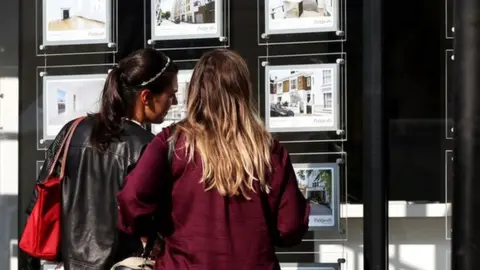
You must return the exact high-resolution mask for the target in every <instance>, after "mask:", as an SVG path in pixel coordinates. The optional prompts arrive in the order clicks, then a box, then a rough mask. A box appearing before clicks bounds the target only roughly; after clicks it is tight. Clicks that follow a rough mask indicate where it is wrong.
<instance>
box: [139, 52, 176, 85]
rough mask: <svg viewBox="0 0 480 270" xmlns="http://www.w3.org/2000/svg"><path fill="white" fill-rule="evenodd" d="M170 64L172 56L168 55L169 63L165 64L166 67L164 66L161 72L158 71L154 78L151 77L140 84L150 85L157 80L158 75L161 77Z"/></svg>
mask: <svg viewBox="0 0 480 270" xmlns="http://www.w3.org/2000/svg"><path fill="white" fill-rule="evenodd" d="M169 64H170V58H169V57H168V56H167V63H166V64H165V67H164V68H162V70H160V72H159V73H157V75H155V76H153V78H151V79H150V80H148V81H145V82H142V83H141V84H140V86H145V85H148V84H149V83H151V82H153V81H155V80H156V79H157V78H158V77H160V75H162V74H163V73H164V72H165V70H166V69H167V67H168V65H169Z"/></svg>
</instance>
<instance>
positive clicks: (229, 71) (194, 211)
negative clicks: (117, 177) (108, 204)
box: [118, 49, 310, 270]
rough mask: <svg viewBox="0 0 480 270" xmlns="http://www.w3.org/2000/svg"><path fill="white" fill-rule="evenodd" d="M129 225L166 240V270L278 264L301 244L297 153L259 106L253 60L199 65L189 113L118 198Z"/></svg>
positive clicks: (218, 58)
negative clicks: (281, 253) (278, 250)
mask: <svg viewBox="0 0 480 270" xmlns="http://www.w3.org/2000/svg"><path fill="white" fill-rule="evenodd" d="M118 202H119V206H120V207H119V209H120V210H119V211H120V221H119V226H120V228H121V229H122V230H124V231H127V232H129V233H133V234H136V235H138V236H146V235H147V234H148V233H149V230H151V228H152V225H154V224H153V223H152V218H151V217H152V216H154V215H155V216H157V217H158V216H160V217H161V218H160V220H158V223H157V226H158V228H155V229H156V230H158V229H159V230H160V232H161V233H162V234H163V236H164V239H165V250H164V253H163V255H162V256H159V257H158V258H157V262H156V269H157V270H178V269H182V270H187V269H195V270H201V269H202V270H203V269H204V270H207V269H208V270H227V269H228V270H257V269H258V270H274V269H275V270H276V269H280V266H279V263H278V260H277V258H276V256H275V250H274V247H275V246H279V247H288V246H293V245H296V244H298V243H300V242H301V240H302V237H303V235H304V234H305V232H306V231H307V230H308V216H309V213H310V209H309V205H308V203H307V201H306V200H305V198H304V196H303V195H302V193H301V192H300V190H299V188H298V184H297V181H296V177H295V172H294V170H293V167H292V164H291V161H290V158H289V155H288V153H287V151H286V150H285V149H284V148H283V146H281V145H280V143H279V142H278V141H276V140H274V139H272V137H271V135H270V134H269V132H267V131H266V129H265V128H264V125H263V123H262V121H261V120H260V119H259V117H258V115H257V112H256V110H255V106H254V105H253V102H252V85H251V82H250V78H249V71H248V68H247V65H246V63H245V61H244V60H243V59H242V57H241V56H240V55H238V54H237V53H235V52H233V51H230V50H226V49H217V50H213V51H210V52H208V53H206V54H205V55H204V56H203V57H202V58H201V59H200V61H199V62H198V63H197V65H196V67H195V69H194V71H193V75H192V79H191V82H190V85H189V89H188V94H187V117H186V118H185V119H184V120H183V121H181V122H179V123H177V124H175V125H173V126H171V127H168V128H165V129H164V130H163V131H162V132H161V133H159V134H158V135H157V136H156V137H155V138H154V139H153V141H152V142H151V143H150V144H149V145H148V147H147V148H146V150H145V152H144V153H143V155H142V157H141V158H140V160H139V162H138V164H137V166H136V167H135V169H134V170H133V171H132V172H131V173H130V174H129V175H128V176H127V178H126V185H125V187H124V188H123V190H122V191H121V192H120V193H119V194H118Z"/></svg>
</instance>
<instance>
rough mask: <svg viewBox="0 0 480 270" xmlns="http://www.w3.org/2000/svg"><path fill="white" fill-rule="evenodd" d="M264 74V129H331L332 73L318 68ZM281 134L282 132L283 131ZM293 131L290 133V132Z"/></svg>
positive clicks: (283, 68) (331, 69)
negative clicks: (266, 125) (266, 92)
mask: <svg viewBox="0 0 480 270" xmlns="http://www.w3.org/2000/svg"><path fill="white" fill-rule="evenodd" d="M309 67H311V68H308V67H303V68H302V67H301V66H297V67H295V66H291V67H289V66H272V67H271V68H269V70H268V74H267V76H268V86H267V89H268V91H269V93H268V101H267V103H268V111H267V112H268V119H267V121H268V122H267V124H268V126H269V127H270V128H271V129H272V130H274V129H275V128H283V127H292V128H293V127H296V128H298V129H302V128H304V129H310V128H315V127H329V126H332V127H333V126H334V125H335V114H336V110H337V109H338V108H336V106H337V101H336V100H335V99H336V96H337V95H336V93H335V92H336V91H337V87H338V86H337V83H336V72H335V68H334V67H324V66H322V65H311V66H309ZM284 131H285V130H284ZM292 131H293V130H292Z"/></svg>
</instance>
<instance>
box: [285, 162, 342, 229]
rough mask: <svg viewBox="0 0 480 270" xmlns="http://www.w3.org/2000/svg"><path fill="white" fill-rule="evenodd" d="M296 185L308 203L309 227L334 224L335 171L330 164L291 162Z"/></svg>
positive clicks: (335, 210)
mask: <svg viewBox="0 0 480 270" xmlns="http://www.w3.org/2000/svg"><path fill="white" fill-rule="evenodd" d="M293 168H294V170H295V176H296V178H297V182H298V187H299V189H300V191H301V192H302V194H303V195H304V196H305V198H306V199H307V200H308V202H309V203H310V217H309V226H310V227H331V226H335V225H336V222H335V219H336V218H335V215H337V213H338V209H336V208H338V205H336V203H335V202H336V201H338V199H337V198H336V195H335V190H336V188H337V187H336V185H337V183H336V181H335V180H336V175H335V174H336V173H337V171H335V169H334V167H333V166H330V164H329V163H328V164H321V163H319V164H293Z"/></svg>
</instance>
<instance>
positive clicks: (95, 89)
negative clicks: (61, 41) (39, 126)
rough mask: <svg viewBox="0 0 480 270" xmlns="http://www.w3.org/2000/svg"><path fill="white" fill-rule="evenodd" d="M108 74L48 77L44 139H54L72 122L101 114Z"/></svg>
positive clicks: (45, 95) (45, 86)
mask: <svg viewBox="0 0 480 270" xmlns="http://www.w3.org/2000/svg"><path fill="white" fill-rule="evenodd" d="M106 76H107V75H106V74H105V75H103V74H96V75H68V76H45V77H44V103H43V111H44V121H43V123H44V138H43V139H51V138H54V137H55V136H56V135H57V133H58V132H59V131H60V129H61V128H62V126H63V125H65V124H66V123H68V122H69V121H70V120H72V119H74V118H77V117H81V116H86V115H87V113H95V112H98V110H99V108H100V95H101V92H102V90H103V86H104V83H105V78H106Z"/></svg>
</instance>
